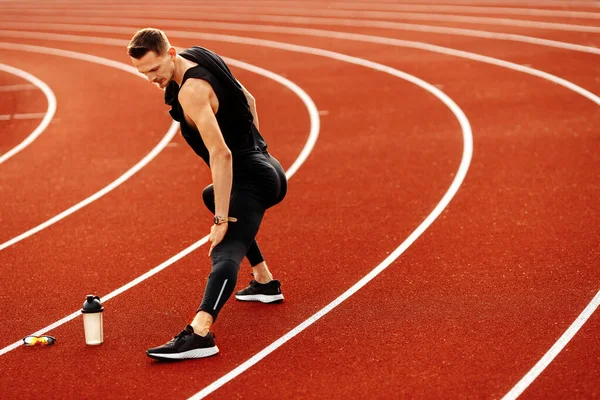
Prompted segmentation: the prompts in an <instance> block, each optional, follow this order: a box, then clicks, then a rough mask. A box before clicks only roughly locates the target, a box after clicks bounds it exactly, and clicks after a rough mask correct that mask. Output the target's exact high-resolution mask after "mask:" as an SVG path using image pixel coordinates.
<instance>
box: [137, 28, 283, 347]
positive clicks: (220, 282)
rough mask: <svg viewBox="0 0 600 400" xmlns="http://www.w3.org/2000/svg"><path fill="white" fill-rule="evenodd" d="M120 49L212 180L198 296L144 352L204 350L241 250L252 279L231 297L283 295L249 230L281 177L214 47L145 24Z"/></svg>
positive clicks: (272, 199) (245, 96)
mask: <svg viewBox="0 0 600 400" xmlns="http://www.w3.org/2000/svg"><path fill="white" fill-rule="evenodd" d="M127 52H128V54H129V56H130V57H131V61H132V62H133V65H134V66H135V67H136V68H137V69H138V71H139V72H141V73H143V74H145V75H146V76H147V77H148V80H149V81H150V82H151V83H154V84H156V85H157V86H158V87H160V88H161V89H165V102H166V103H167V104H168V105H170V106H171V110H170V114H171V116H172V117H173V119H174V120H176V121H179V122H180V123H181V133H182V135H183V137H184V138H185V140H186V141H187V143H188V144H189V145H190V147H191V148H192V149H193V150H194V151H195V152H196V154H198V155H199V156H200V157H202V159H203V160H204V161H205V162H206V164H207V165H208V166H209V167H210V169H211V174H212V181H213V184H211V185H209V186H208V187H206V188H205V189H204V191H203V193H202V197H203V200H204V203H205V204H206V206H207V207H208V208H209V209H210V210H211V211H212V212H213V213H214V225H213V226H212V228H211V231H210V236H209V239H208V240H209V242H210V249H209V250H208V255H209V257H210V258H211V261H212V271H211V273H210V275H209V277H208V283H207V285H206V289H205V292H204V297H203V299H202V303H201V304H200V307H199V308H198V310H197V311H196V315H195V317H194V319H193V321H192V322H191V324H189V325H187V326H186V328H185V329H184V330H183V331H182V332H181V333H179V334H178V335H177V336H175V337H174V338H173V339H172V340H171V341H169V342H168V343H166V344H164V345H163V346H159V347H156V348H152V349H149V350H148V351H147V354H148V356H150V357H152V358H156V359H185V358H200V357H207V356H211V355H214V354H216V353H218V351H219V349H218V348H217V346H216V345H215V341H214V335H213V333H212V332H211V331H210V327H211V324H212V323H213V322H214V321H215V319H216V318H217V315H218V314H219V311H220V310H221V308H222V307H223V305H224V304H225V302H226V301H227V299H228V298H229V297H230V296H231V293H232V292H233V290H234V288H235V285H236V281H237V275H238V270H239V266H240V263H241V261H242V259H243V258H244V256H246V257H247V258H248V261H249V262H250V264H251V266H252V268H253V274H254V280H252V282H250V285H249V286H248V287H247V288H245V289H244V290H241V291H239V292H237V293H236V298H237V299H238V300H245V301H260V302H263V303H271V302H274V301H280V300H283V295H282V294H281V289H280V284H279V281H277V280H274V279H273V276H272V274H271V272H270V271H269V269H268V268H267V264H266V263H265V261H264V259H263V257H262V254H261V252H260V250H259V248H258V245H257V244H256V241H255V240H254V238H255V236H256V234H257V232H258V228H259V226H260V223H261V220H262V218H263V215H264V213H265V210H266V209H267V208H269V207H272V206H274V205H275V204H277V203H279V202H280V201H281V200H283V198H284V197H285V194H286V190H287V180H286V177H285V173H284V171H283V169H282V168H281V165H280V164H279V162H278V161H277V160H276V159H275V158H273V157H272V156H271V155H270V154H269V153H268V152H267V145H266V143H265V141H264V139H263V138H262V136H261V135H260V133H259V131H258V116H257V113H256V103H255V100H254V98H253V97H252V95H251V94H250V93H249V92H248V91H247V90H246V89H245V88H244V87H243V86H242V85H241V84H240V83H239V82H238V81H237V80H236V79H235V78H234V76H233V75H232V73H231V71H230V70H229V68H228V67H227V65H226V64H225V62H224V61H223V60H222V59H221V58H220V57H219V56H218V55H216V54H215V53H213V52H211V51H209V50H207V49H204V48H202V47H196V46H194V47H191V48H189V49H186V50H184V51H182V52H180V53H179V54H177V51H176V50H175V48H174V47H172V46H171V44H170V43H169V40H168V39H167V37H166V35H165V34H164V32H162V31H161V30H158V29H153V28H146V29H142V30H140V31H138V32H137V33H136V34H135V35H134V36H133V38H132V39H131V41H130V43H129V46H128V47H127Z"/></svg>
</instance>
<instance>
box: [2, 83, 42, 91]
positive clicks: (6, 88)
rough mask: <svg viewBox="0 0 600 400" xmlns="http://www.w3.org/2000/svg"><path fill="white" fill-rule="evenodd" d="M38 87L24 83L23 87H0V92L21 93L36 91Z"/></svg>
mask: <svg viewBox="0 0 600 400" xmlns="http://www.w3.org/2000/svg"><path fill="white" fill-rule="evenodd" d="M35 89H37V86H35V85H34V84H29V83H23V84H21V85H7V86H0V92H20V91H22V90H35Z"/></svg>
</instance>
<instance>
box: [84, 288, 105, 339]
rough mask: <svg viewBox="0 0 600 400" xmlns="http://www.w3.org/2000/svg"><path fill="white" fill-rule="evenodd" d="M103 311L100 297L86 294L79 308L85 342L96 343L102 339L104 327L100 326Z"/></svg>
mask: <svg viewBox="0 0 600 400" xmlns="http://www.w3.org/2000/svg"><path fill="white" fill-rule="evenodd" d="M103 311H104V307H102V303H101V302H100V297H98V296H94V295H93V294H88V295H87V298H86V300H85V302H84V303H83V308H82V310H81V313H82V314H83V329H84V331H85V343H86V344H89V345H98V344H102V342H103V341H104V329H103V327H102V312H103Z"/></svg>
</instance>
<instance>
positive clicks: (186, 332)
mask: <svg viewBox="0 0 600 400" xmlns="http://www.w3.org/2000/svg"><path fill="white" fill-rule="evenodd" d="M191 334H192V333H191V332H188V331H187V329H184V330H182V331H181V332H179V333H178V334H177V335H175V336H174V337H173V339H171V340H170V341H169V343H175V342H177V341H179V340H181V339H183V338H184V337H186V336H188V335H191Z"/></svg>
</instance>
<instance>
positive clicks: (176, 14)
mask: <svg viewBox="0 0 600 400" xmlns="http://www.w3.org/2000/svg"><path fill="white" fill-rule="evenodd" d="M151 9H152V7H151V6H144V15H146V16H154V17H158V18H164V11H151ZM203 10H207V11H208V10H210V13H211V14H212V13H222V14H227V13H226V11H225V10H223V7H221V6H212V5H194V6H193V12H195V13H198V12H200V11H203ZM191 11H192V9H190V11H181V8H179V11H175V10H173V11H169V12H168V14H169V16H170V17H172V18H189V16H190V12H191ZM28 12H29V14H30V15H34V14H36V15H37V14H45V15H48V14H49V15H60V16H61V17H62V16H63V15H65V16H66V15H81V16H85V15H86V14H92V15H98V14H99V13H105V14H110V13H111V10H110V9H89V10H72V9H69V10H66V9H65V10H54V9H46V10H44V9H35V10H28ZM115 12H116V11H115ZM235 13H237V14H245V15H248V16H249V17H251V16H252V15H257V14H260V15H265V14H270V15H284V16H286V17H292V16H293V15H302V16H312V17H314V16H325V17H349V18H386V19H387V18H390V19H401V20H413V21H437V22H457V23H462V24H477V25H498V26H512V27H523V28H535V29H549V30H558V31H569V32H590V33H598V32H600V27H598V26H593V25H578V24H565V23H558V22H543V21H532V20H522V19H510V18H491V17H473V16H464V15H450V14H421V13H397V12H386V11H344V10H306V9H302V8H298V9H287V8H278V7H274V8H269V9H262V10H260V13H257V9H256V8H255V7H246V6H244V7H235ZM118 14H119V15H121V16H132V17H138V16H139V15H140V13H139V11H137V10H134V9H131V10H126V9H122V8H119V10H118ZM203 14H206V13H203ZM106 16H110V15H106Z"/></svg>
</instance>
